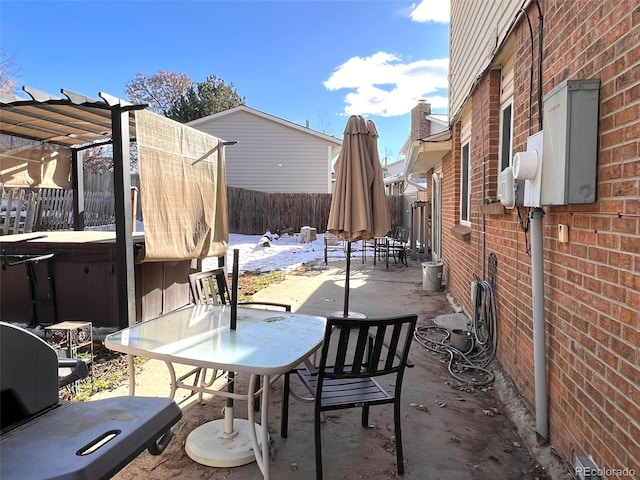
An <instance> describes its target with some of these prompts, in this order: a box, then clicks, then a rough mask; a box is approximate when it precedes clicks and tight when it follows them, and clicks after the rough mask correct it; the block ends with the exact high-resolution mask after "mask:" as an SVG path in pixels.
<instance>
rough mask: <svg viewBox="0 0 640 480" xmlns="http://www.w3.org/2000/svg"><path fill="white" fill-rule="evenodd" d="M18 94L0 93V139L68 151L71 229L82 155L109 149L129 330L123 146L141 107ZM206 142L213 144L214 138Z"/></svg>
mask: <svg viewBox="0 0 640 480" xmlns="http://www.w3.org/2000/svg"><path fill="white" fill-rule="evenodd" d="M23 90H24V92H25V93H26V94H27V95H28V96H29V97H30V98H29V99H20V98H18V97H16V96H14V95H7V94H0V134H6V135H10V136H13V137H19V138H23V139H29V140H32V141H35V142H38V143H39V144H47V145H54V146H56V145H57V146H59V147H61V148H64V147H66V148H68V149H70V151H71V159H70V161H71V166H70V169H71V186H72V188H73V214H74V230H83V229H84V221H83V219H84V200H83V198H84V188H83V166H82V152H83V151H84V150H86V149H89V148H93V147H97V146H100V145H111V148H112V150H113V175H114V197H115V223H116V225H115V227H116V270H117V298H118V307H117V308H118V310H117V312H118V322H119V325H120V327H121V328H123V327H126V326H128V325H131V324H133V323H135V321H136V305H135V278H134V248H133V235H132V231H133V229H132V218H131V203H132V200H131V195H130V189H131V180H130V171H129V165H130V158H129V157H130V153H129V152H130V148H129V147H130V142H132V141H135V140H136V120H135V115H134V114H133V113H132V112H135V111H136V110H144V109H146V108H147V105H134V104H130V103H128V102H126V101H124V100H121V99H119V98H116V97H113V96H111V95H108V94H106V93H102V92H101V93H99V97H100V100H96V99H93V98H89V97H86V96H84V95H80V94H78V93H74V92H71V91H69V90H65V89H62V90H61V93H62V95H63V97H56V96H53V95H50V94H48V93H45V92H41V91H39V90H36V89H33V88H29V87H23ZM158 117H159V116H158ZM161 118H162V121H164V122H170V121H169V120H168V119H164V117H161ZM173 123H175V124H176V125H178V126H180V128H182V127H183V126H182V125H181V124H177V122H173ZM184 128H189V127H184ZM198 133H200V132H198ZM210 138H212V139H214V140H216V141H217V140H219V139H215V137H210ZM217 145H219V148H220V149H221V150H223V149H224V142H218V143H217ZM220 158H223V157H220ZM12 159H13V160H14V161H15V159H16V158H15V157H12V155H11V152H10V151H9V152H7V151H0V160H1V162H2V163H4V164H5V166H6V165H8V164H10V162H11V161H12ZM43 161H44V160H43ZM51 161H52V162H53V161H59V160H51ZM221 161H223V160H221ZM0 167H2V165H0ZM67 167H68V165H67ZM0 169H2V168H0ZM7 186H12V185H10V184H8V185H7ZM32 186H34V187H36V186H38V185H32ZM225 188H226V187H225ZM218 208H220V207H218ZM225 208H226V206H225ZM225 219H226V210H225Z"/></svg>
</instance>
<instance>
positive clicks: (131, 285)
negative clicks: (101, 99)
mask: <svg viewBox="0 0 640 480" xmlns="http://www.w3.org/2000/svg"><path fill="white" fill-rule="evenodd" d="M111 125H112V134H113V193H114V197H115V217H116V274H117V276H118V282H117V284H118V326H119V327H120V328H126V327H128V326H131V325H134V324H135V323H136V293H135V273H134V252H133V234H132V232H133V229H132V228H131V173H130V167H129V164H130V162H129V136H130V133H129V110H128V109H126V108H122V107H121V106H120V105H113V106H111Z"/></svg>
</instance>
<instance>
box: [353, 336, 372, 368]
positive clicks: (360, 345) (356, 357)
mask: <svg viewBox="0 0 640 480" xmlns="http://www.w3.org/2000/svg"><path fill="white" fill-rule="evenodd" d="M368 338H369V329H367V328H360V329H358V340H357V341H356V350H355V352H354V354H353V367H352V369H353V370H354V371H356V372H357V371H359V370H361V369H362V367H363V365H368V363H369V362H368V360H367V359H366V358H365V355H366V354H367V340H368Z"/></svg>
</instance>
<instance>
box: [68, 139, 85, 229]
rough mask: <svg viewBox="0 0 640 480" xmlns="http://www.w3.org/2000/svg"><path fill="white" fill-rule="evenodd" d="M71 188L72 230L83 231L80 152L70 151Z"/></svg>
mask: <svg viewBox="0 0 640 480" xmlns="http://www.w3.org/2000/svg"><path fill="white" fill-rule="evenodd" d="M71 186H72V188H73V229H74V230H76V231H80V232H81V231H83V230H84V168H83V165H82V151H80V150H71Z"/></svg>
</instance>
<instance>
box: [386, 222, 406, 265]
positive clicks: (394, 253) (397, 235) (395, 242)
mask: <svg viewBox="0 0 640 480" xmlns="http://www.w3.org/2000/svg"><path fill="white" fill-rule="evenodd" d="M407 235H408V232H407V229H406V228H404V227H402V226H398V227H396V228H395V230H394V233H393V236H392V237H387V244H386V250H387V252H386V261H387V268H389V257H393V261H394V263H398V261H400V263H402V264H403V265H405V266H408V265H409V264H408V263H407V249H408V240H407Z"/></svg>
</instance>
